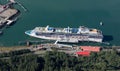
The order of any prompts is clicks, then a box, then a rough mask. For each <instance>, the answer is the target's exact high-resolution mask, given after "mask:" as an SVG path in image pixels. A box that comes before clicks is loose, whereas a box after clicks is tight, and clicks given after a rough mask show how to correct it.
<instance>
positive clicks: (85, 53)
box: [76, 51, 90, 56]
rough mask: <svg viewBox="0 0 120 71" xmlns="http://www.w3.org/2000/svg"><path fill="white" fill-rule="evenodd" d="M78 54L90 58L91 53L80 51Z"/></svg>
mask: <svg viewBox="0 0 120 71" xmlns="http://www.w3.org/2000/svg"><path fill="white" fill-rule="evenodd" d="M76 54H77V55H81V56H90V52H89V51H79V52H76Z"/></svg>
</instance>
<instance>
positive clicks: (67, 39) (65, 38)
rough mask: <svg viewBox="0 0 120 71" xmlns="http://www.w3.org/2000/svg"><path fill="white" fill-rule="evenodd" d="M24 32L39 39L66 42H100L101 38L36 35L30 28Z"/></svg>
mask: <svg viewBox="0 0 120 71" xmlns="http://www.w3.org/2000/svg"><path fill="white" fill-rule="evenodd" d="M25 34H27V35H29V36H32V37H36V38H40V39H46V40H58V42H68V43H78V42H79V41H91V42H102V39H98V38H80V39H78V38H68V37H62V38H61V37H60V36H54V37H46V36H44V35H43V36H41V35H39V36H38V35H36V33H35V32H33V31H32V30H29V31H26V32H25Z"/></svg>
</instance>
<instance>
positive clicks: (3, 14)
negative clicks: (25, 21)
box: [0, 2, 19, 28]
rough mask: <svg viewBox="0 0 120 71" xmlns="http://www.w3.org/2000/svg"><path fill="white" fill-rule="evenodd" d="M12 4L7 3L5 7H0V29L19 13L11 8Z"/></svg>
mask: <svg viewBox="0 0 120 71" xmlns="http://www.w3.org/2000/svg"><path fill="white" fill-rule="evenodd" d="M11 5H12V3H11V2H9V3H7V4H5V5H0V27H1V28H2V27H3V26H4V25H6V24H7V23H8V24H11V23H12V22H13V21H14V20H12V19H11V18H12V17H15V15H17V13H18V12H19V11H18V10H17V9H14V8H11Z"/></svg>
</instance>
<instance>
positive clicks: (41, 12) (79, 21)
mask: <svg viewBox="0 0 120 71" xmlns="http://www.w3.org/2000/svg"><path fill="white" fill-rule="evenodd" d="M17 1H19V2H20V3H21V4H23V5H24V6H25V7H26V8H27V10H28V12H24V10H23V9H22V8H21V7H20V6H18V5H16V6H15V7H16V8H17V9H19V10H20V11H21V17H20V18H19V20H18V21H17V22H16V23H15V24H14V25H13V26H11V27H10V28H6V29H4V34H3V35H2V36H0V46H13V45H18V42H19V41H25V40H39V39H36V38H32V37H29V36H27V35H25V34H24V32H25V31H26V30H30V29H33V28H34V27H36V26H46V25H50V26H53V27H67V26H70V27H79V26H80V25H84V26H87V27H90V28H97V29H100V30H102V32H103V34H104V35H106V36H107V37H105V39H107V40H106V41H107V42H109V43H111V44H112V45H120V32H119V28H120V0H17ZM2 2H3V0H2ZM101 21H102V22H103V24H104V25H103V26H100V25H99V23H100V22H101Z"/></svg>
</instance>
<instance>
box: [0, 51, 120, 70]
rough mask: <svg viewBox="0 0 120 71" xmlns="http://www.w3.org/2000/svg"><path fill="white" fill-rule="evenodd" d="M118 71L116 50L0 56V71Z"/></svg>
mask: <svg viewBox="0 0 120 71" xmlns="http://www.w3.org/2000/svg"><path fill="white" fill-rule="evenodd" d="M117 70H118V71H119V70H120V54H119V53H117V52H116V51H107V52H105V51H102V52H100V53H92V54H91V56H89V57H73V56H69V55H67V54H65V53H60V52H56V51H54V52H46V53H45V55H44V56H43V57H39V56H38V55H35V54H33V53H29V54H24V55H18V54H17V55H16V54H12V55H11V56H9V58H0V71H117Z"/></svg>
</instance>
